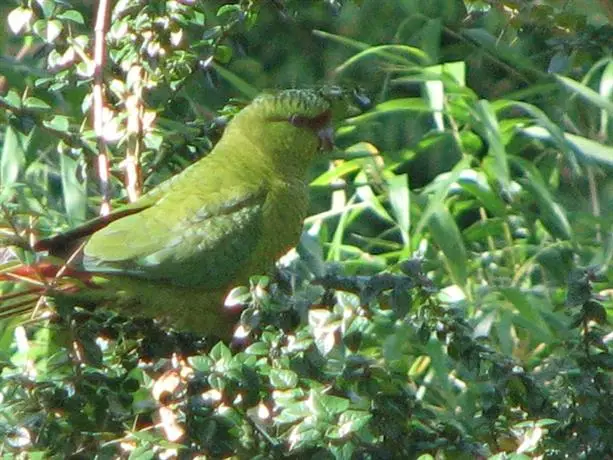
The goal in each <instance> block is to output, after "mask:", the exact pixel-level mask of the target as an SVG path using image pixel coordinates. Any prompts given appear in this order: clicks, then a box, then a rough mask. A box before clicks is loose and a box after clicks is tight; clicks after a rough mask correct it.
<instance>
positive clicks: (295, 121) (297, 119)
mask: <svg viewBox="0 0 613 460" xmlns="http://www.w3.org/2000/svg"><path fill="white" fill-rule="evenodd" d="M287 121H288V122H289V124H290V125H292V126H295V127H296V128H304V127H305V126H308V125H309V122H310V121H311V119H310V118H308V117H305V116H302V115H292V116H291V117H289V119H288V120H287Z"/></svg>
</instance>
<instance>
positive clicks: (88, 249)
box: [0, 88, 349, 338]
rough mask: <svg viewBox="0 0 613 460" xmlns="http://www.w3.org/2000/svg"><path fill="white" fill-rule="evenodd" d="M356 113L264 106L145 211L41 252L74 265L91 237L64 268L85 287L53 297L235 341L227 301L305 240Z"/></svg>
mask: <svg viewBox="0 0 613 460" xmlns="http://www.w3.org/2000/svg"><path fill="white" fill-rule="evenodd" d="M346 107H349V105H348V104H347V98H346V92H344V91H341V90H339V89H331V88H326V89H319V90H297V89H292V90H285V91H281V92H278V93H276V94H264V95H261V96H259V97H257V98H256V99H255V100H253V102H251V103H250V104H249V105H248V106H246V107H245V108H244V109H242V110H241V111H240V112H239V113H238V114H237V115H236V116H235V117H234V118H233V119H232V121H231V122H230V123H229V124H228V126H227V127H226V129H225V131H224V134H223V136H222V137H221V139H220V141H219V143H218V144H217V145H216V146H215V148H214V149H213V150H212V151H211V153H210V154H209V155H207V156H206V157H204V158H202V159H201V160H199V161H198V162H196V163H194V164H193V165H191V166H189V167H188V168H187V169H185V170H184V171H183V172H181V173H180V174H178V175H176V176H174V177H172V178H170V179H169V180H167V181H165V182H163V183H162V184H160V185H159V186H157V187H156V188H154V189H152V190H151V191H149V192H148V193H147V194H145V195H143V196H142V197H141V198H140V199H139V200H137V201H136V202H133V203H130V204H128V205H126V206H124V207H122V208H119V209H117V210H115V211H114V212H113V213H111V214H110V215H108V216H104V217H100V218H97V219H94V220H92V221H90V222H88V223H86V224H84V225H83V226H81V227H78V228H75V229H73V230H70V231H68V232H66V233H63V234H59V235H57V236H55V237H52V238H49V239H46V240H41V241H39V242H38V244H37V245H36V246H35V249H36V250H47V251H49V253H50V254H51V255H54V254H62V253H63V254H64V256H66V254H67V249H66V248H74V246H75V241H77V242H78V241H81V240H84V239H85V240H84V241H85V243H84V247H83V252H82V257H81V258H80V260H79V262H78V263H77V264H75V263H71V264H70V265H69V266H68V267H64V268H63V270H64V273H63V276H67V277H68V278H69V279H71V280H73V283H72V284H69V285H64V286H65V287H64V288H62V289H56V290H55V291H54V288H53V287H51V288H50V289H49V288H47V289H45V290H44V292H43V293H44V294H47V295H51V296H59V295H66V296H72V297H73V298H74V299H75V300H76V301H80V302H84V303H85V302H87V303H94V304H95V305H100V304H103V305H104V304H106V305H107V306H110V307H112V308H114V309H118V310H119V311H121V312H122V314H127V315H131V316H145V317H151V318H156V319H158V320H160V321H161V322H162V323H163V324H165V325H167V326H170V327H172V328H175V329H177V330H186V331H191V332H195V333H198V334H205V335H209V334H212V335H215V336H218V337H220V338H230V337H231V336H232V332H233V326H234V325H235V319H236V318H232V317H228V315H229V313H224V312H225V311H226V310H227V309H225V308H224V307H223V299H224V297H225V296H226V295H227V293H228V291H229V289H230V288H231V287H233V286H235V285H237V284H241V283H246V282H247V280H248V277H249V276H250V275H253V274H264V273H266V272H268V271H269V270H270V269H271V268H272V267H273V266H274V263H275V261H276V260H277V259H278V258H279V257H280V256H281V255H282V254H283V253H285V252H286V251H287V250H288V249H290V248H291V247H292V246H294V245H295V244H296V243H297V242H298V239H299V236H300V233H301V229H302V222H303V219H304V217H305V216H306V213H307V205H308V188H307V182H306V173H307V168H308V167H309V165H310V164H311V162H312V161H313V160H314V159H315V158H317V157H318V152H320V151H321V150H322V149H325V148H329V147H330V146H331V133H332V131H331V122H332V121H333V118H334V119H336V118H338V117H339V114H343V115H344V114H345V110H346ZM341 116H342V115H341ZM61 265H62V264H50V263H47V262H45V263H39V264H38V266H21V267H20V268H19V269H15V270H13V272H12V273H11V274H10V275H7V274H5V275H3V279H5V280H6V279H9V278H11V279H15V278H19V279H23V278H25V277H28V276H30V277H32V278H34V277H35V276H34V274H38V276H39V278H40V275H41V274H42V275H43V276H44V277H46V278H47V279H48V280H51V279H53V277H54V276H56V275H57V272H58V270H59V269H60V267H61ZM51 286H52V285H51ZM0 300H1V299H0ZM5 303H6V302H5ZM11 308H12V307H11V305H10V302H9V303H6V306H5V307H0V314H1V313H2V311H3V310H4V311H5V312H6V311H11ZM16 310H19V308H15V307H13V311H16ZM20 311H22V312H23V311H24V309H23V308H21V310H20ZM5 316H6V315H5Z"/></svg>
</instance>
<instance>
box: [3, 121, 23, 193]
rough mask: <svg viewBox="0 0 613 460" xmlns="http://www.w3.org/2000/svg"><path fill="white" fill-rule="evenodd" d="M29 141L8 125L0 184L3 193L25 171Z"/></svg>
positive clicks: (5, 134)
mask: <svg viewBox="0 0 613 460" xmlns="http://www.w3.org/2000/svg"><path fill="white" fill-rule="evenodd" d="M28 142H29V141H28V138H27V137H26V136H25V135H24V134H23V133H21V132H19V131H17V130H16V129H15V128H13V127H12V126H11V125H7V127H6V131H5V133H4V144H3V146H2V158H1V159H0V185H1V186H2V189H3V190H2V194H3V195H4V194H5V193H7V191H6V190H8V189H9V188H10V187H11V186H12V185H14V184H15V183H16V182H17V181H18V179H19V178H20V177H21V176H22V175H23V173H24V170H25V166H26V150H27V144H28Z"/></svg>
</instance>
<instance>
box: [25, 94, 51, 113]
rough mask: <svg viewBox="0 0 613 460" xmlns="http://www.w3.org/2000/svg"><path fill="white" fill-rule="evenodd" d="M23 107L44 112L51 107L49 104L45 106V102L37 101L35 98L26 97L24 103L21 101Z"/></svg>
mask: <svg viewBox="0 0 613 460" xmlns="http://www.w3.org/2000/svg"><path fill="white" fill-rule="evenodd" d="M23 106H24V107H26V108H28V109H42V110H46V109H50V108H51V106H50V105H49V104H47V103H46V102H45V101H43V100H42V99H39V98H37V97H28V98H26V100H25V101H23Z"/></svg>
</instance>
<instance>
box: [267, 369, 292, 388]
mask: <svg viewBox="0 0 613 460" xmlns="http://www.w3.org/2000/svg"><path fill="white" fill-rule="evenodd" d="M269 378H270V384H271V385H272V386H273V387H274V388H275V389H277V390H289V389H291V388H294V387H295V386H296V384H297V383H298V375H297V374H296V373H295V372H293V371H290V370H286V369H271V370H270V374H269Z"/></svg>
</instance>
